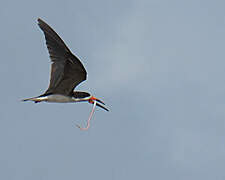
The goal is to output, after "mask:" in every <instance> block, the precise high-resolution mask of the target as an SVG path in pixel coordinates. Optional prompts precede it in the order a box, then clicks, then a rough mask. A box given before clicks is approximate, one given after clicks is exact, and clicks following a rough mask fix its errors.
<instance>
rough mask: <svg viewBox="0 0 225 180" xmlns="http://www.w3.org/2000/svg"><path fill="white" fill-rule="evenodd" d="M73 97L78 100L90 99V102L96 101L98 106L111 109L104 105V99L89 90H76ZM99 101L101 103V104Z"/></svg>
mask: <svg viewBox="0 0 225 180" xmlns="http://www.w3.org/2000/svg"><path fill="white" fill-rule="evenodd" d="M73 98H74V99H75V101H77V102H78V101H88V102H89V103H90V104H94V102H95V101H96V106H98V107H101V108H102V109H104V110H106V111H109V110H108V109H107V108H106V107H104V106H103V105H105V103H104V102H103V101H101V100H100V99H98V98H96V97H94V96H92V95H90V94H89V93H87V92H81V91H75V92H73ZM99 103H101V104H99ZM102 104H103V105H102Z"/></svg>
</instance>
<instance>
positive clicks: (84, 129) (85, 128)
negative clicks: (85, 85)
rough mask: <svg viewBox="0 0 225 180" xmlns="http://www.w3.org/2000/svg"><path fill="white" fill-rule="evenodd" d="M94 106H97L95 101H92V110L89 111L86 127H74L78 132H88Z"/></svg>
mask: <svg viewBox="0 0 225 180" xmlns="http://www.w3.org/2000/svg"><path fill="white" fill-rule="evenodd" d="M96 104H97V102H96V101H94V105H93V108H92V110H91V113H90V115H89V118H88V121H87V126H86V127H84V128H82V127H80V126H79V125H76V126H77V127H78V128H79V129H80V130H82V131H86V130H88V129H89V127H90V121H91V118H92V115H93V113H94V110H95V107H96Z"/></svg>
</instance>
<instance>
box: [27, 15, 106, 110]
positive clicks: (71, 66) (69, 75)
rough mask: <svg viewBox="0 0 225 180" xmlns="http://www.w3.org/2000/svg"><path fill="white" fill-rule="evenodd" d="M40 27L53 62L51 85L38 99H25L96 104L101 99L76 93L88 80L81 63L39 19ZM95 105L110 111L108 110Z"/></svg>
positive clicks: (87, 94)
mask: <svg viewBox="0 0 225 180" xmlns="http://www.w3.org/2000/svg"><path fill="white" fill-rule="evenodd" d="M38 25H39V27H40V28H41V30H42V31H43V32H44V35H45V40H46V45H47V48H48V52H49V54H50V59H51V61H52V65H51V78H50V84H49V87H48V89H47V90H46V92H45V93H44V94H42V95H40V96H38V97H33V98H28V99H24V101H34V102H35V103H37V102H42V101H45V102H56V103H68V102H81V101H88V102H89V103H92V104H94V102H95V101H98V102H100V103H102V104H104V103H103V102H102V101H100V100H99V99H97V98H95V97H94V96H92V95H90V94H89V93H87V92H81V91H74V88H75V87H76V86H77V85H78V84H80V83H81V82H82V81H84V80H86V79H87V72H86V70H85V68H84V66H83V64H82V63H81V61H80V60H79V59H78V58H77V57H76V56H75V55H74V54H72V52H71V51H70V50H69V48H68V47H67V46H66V44H65V43H64V42H63V40H62V39H61V38H60V37H59V35H58V34H57V33H56V32H55V31H54V30H53V29H52V28H51V27H50V26H49V25H48V24H47V23H45V22H44V21H43V20H41V19H38ZM95 104H96V105H97V106H99V107H101V108H103V109H105V110H107V111H108V109H107V108H105V107H104V106H102V105H101V104H98V103H96V102H95Z"/></svg>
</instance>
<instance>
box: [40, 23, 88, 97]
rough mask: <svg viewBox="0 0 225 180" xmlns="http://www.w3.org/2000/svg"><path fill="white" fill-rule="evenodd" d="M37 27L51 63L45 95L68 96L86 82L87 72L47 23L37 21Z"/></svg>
mask: <svg viewBox="0 0 225 180" xmlns="http://www.w3.org/2000/svg"><path fill="white" fill-rule="evenodd" d="M38 25H39V27H40V28H41V29H42V31H43V32H44V35H45V40H46V45H47V48H48V52H49V54H50V58H51V61H52V66H51V79H50V84H49V87H48V89H47V91H46V92H45V94H48V93H55V94H64V95H70V94H71V93H72V91H73V89H74V88H75V87H76V86H77V85H78V84H79V83H81V82H82V81H84V80H86V78H87V72H86V70H85V68H84V66H83V65H82V63H81V62H80V60H79V59H78V58H77V57H76V56H75V55H73V54H72V53H71V52H70V50H69V48H68V47H67V46H66V45H65V43H64V42H63V40H62V39H61V38H60V37H59V35H58V34H57V33H56V32H55V31H54V30H53V29H52V28H51V27H50V26H49V25H48V24H47V23H45V22H44V21H43V20H41V19H38Z"/></svg>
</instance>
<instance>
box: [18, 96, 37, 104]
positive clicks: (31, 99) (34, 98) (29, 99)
mask: <svg viewBox="0 0 225 180" xmlns="http://www.w3.org/2000/svg"><path fill="white" fill-rule="evenodd" d="M22 101H34V102H35V103H38V102H41V101H40V99H38V97H32V98H27V99H23V100H22Z"/></svg>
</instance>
